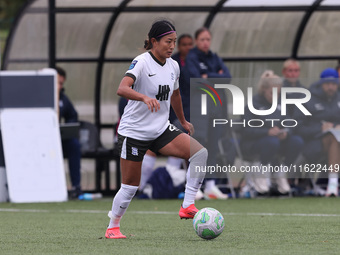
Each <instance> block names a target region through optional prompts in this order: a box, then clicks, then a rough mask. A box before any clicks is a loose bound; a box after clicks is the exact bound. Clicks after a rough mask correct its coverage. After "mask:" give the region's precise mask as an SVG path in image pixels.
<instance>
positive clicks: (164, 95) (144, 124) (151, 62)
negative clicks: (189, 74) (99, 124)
mask: <svg viewBox="0 0 340 255" xmlns="http://www.w3.org/2000/svg"><path fill="white" fill-rule="evenodd" d="M179 74H180V71H179V66H178V63H177V62H176V61H175V60H173V59H172V58H167V59H166V62H165V64H164V65H163V64H162V63H160V62H159V61H158V60H157V59H156V58H155V56H153V55H152V53H151V52H145V53H143V54H141V55H139V56H137V57H136V58H135V59H134V60H133V61H132V63H131V65H130V67H129V70H128V71H127V72H126V74H125V75H126V76H129V77H131V78H133V79H134V80H135V82H134V85H133V89H134V90H135V91H137V92H139V93H141V94H144V95H146V96H148V97H150V98H157V99H158V101H159V103H160V109H159V110H158V111H157V112H155V111H153V112H151V111H150V110H149V109H148V107H147V105H146V104H145V103H143V102H142V101H135V100H129V101H128V104H127V105H126V107H125V109H124V114H123V116H122V118H121V121H120V123H119V128H118V133H119V134H120V135H122V136H127V137H130V138H134V139H138V140H142V141H150V140H154V139H156V138H157V137H158V136H160V135H161V134H162V133H163V132H164V131H165V129H166V128H167V127H168V125H169V111H170V99H171V96H172V93H173V91H174V90H176V89H178V88H179V84H178V79H179Z"/></svg>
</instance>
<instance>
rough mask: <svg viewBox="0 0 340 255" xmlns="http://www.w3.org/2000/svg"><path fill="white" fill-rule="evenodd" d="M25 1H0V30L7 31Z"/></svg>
mask: <svg viewBox="0 0 340 255" xmlns="http://www.w3.org/2000/svg"><path fill="white" fill-rule="evenodd" d="M26 2H27V0H1V1H0V23H1V29H8V28H9V27H10V25H11V23H12V22H13V20H14V18H15V16H16V15H17V14H18V12H19V11H20V9H21V8H22V7H23V6H24V4H25V3H26Z"/></svg>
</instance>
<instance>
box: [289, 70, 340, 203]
mask: <svg viewBox="0 0 340 255" xmlns="http://www.w3.org/2000/svg"><path fill="white" fill-rule="evenodd" d="M338 88H339V75H338V73H337V71H336V70H335V69H332V68H327V69H325V70H323V71H322V72H321V74H320V80H319V81H318V82H316V83H314V84H312V85H311V87H310V92H311V99H310V101H309V102H307V103H306V104H305V107H306V109H307V110H308V111H309V112H310V113H311V114H312V115H310V116H305V115H303V114H302V113H301V112H297V113H296V114H295V115H294V118H295V119H298V120H300V122H299V125H298V126H297V128H296V132H297V133H298V134H300V135H301V136H302V137H303V139H304V140H305V141H306V145H305V146H304V149H303V156H304V157H305V158H306V159H307V163H319V161H320V159H321V158H322V157H326V158H327V161H328V166H327V169H329V171H328V172H329V174H328V177H329V178H328V187H327V191H326V196H331V195H334V196H337V195H338V173H337V172H338V171H337V170H336V168H337V169H338V170H339V168H338V167H339V164H340V145H339V142H338V141H337V140H336V138H335V136H334V135H332V134H331V133H330V132H328V131H330V130H332V129H340V92H339V90H338ZM332 170H335V171H332Z"/></svg>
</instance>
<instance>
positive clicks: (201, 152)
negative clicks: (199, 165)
mask: <svg viewBox="0 0 340 255" xmlns="http://www.w3.org/2000/svg"><path fill="white" fill-rule="evenodd" d="M197 158H199V159H200V160H204V161H206V160H207V159H208V150H207V149H206V148H204V147H203V148H202V149H200V150H199V151H197V152H196V153H195V154H194V155H192V156H191V158H190V159H189V161H190V162H191V161H192V160H195V159H197Z"/></svg>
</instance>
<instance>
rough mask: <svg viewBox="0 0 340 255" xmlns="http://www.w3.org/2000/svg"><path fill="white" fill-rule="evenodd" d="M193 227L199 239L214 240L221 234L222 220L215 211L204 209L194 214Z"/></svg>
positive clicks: (220, 215) (219, 214)
mask: <svg viewBox="0 0 340 255" xmlns="http://www.w3.org/2000/svg"><path fill="white" fill-rule="evenodd" d="M193 225H194V230H195V231H196V234H197V235H198V236H199V237H202V238H203V239H214V238H216V237H218V236H219V235H220V234H221V233H222V232H223V229H224V218H223V216H222V214H221V213H220V212H219V211H217V210H216V209H214V208H209V207H206V208H203V209H201V210H199V211H198V212H197V213H196V215H195V217H194V219H193Z"/></svg>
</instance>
